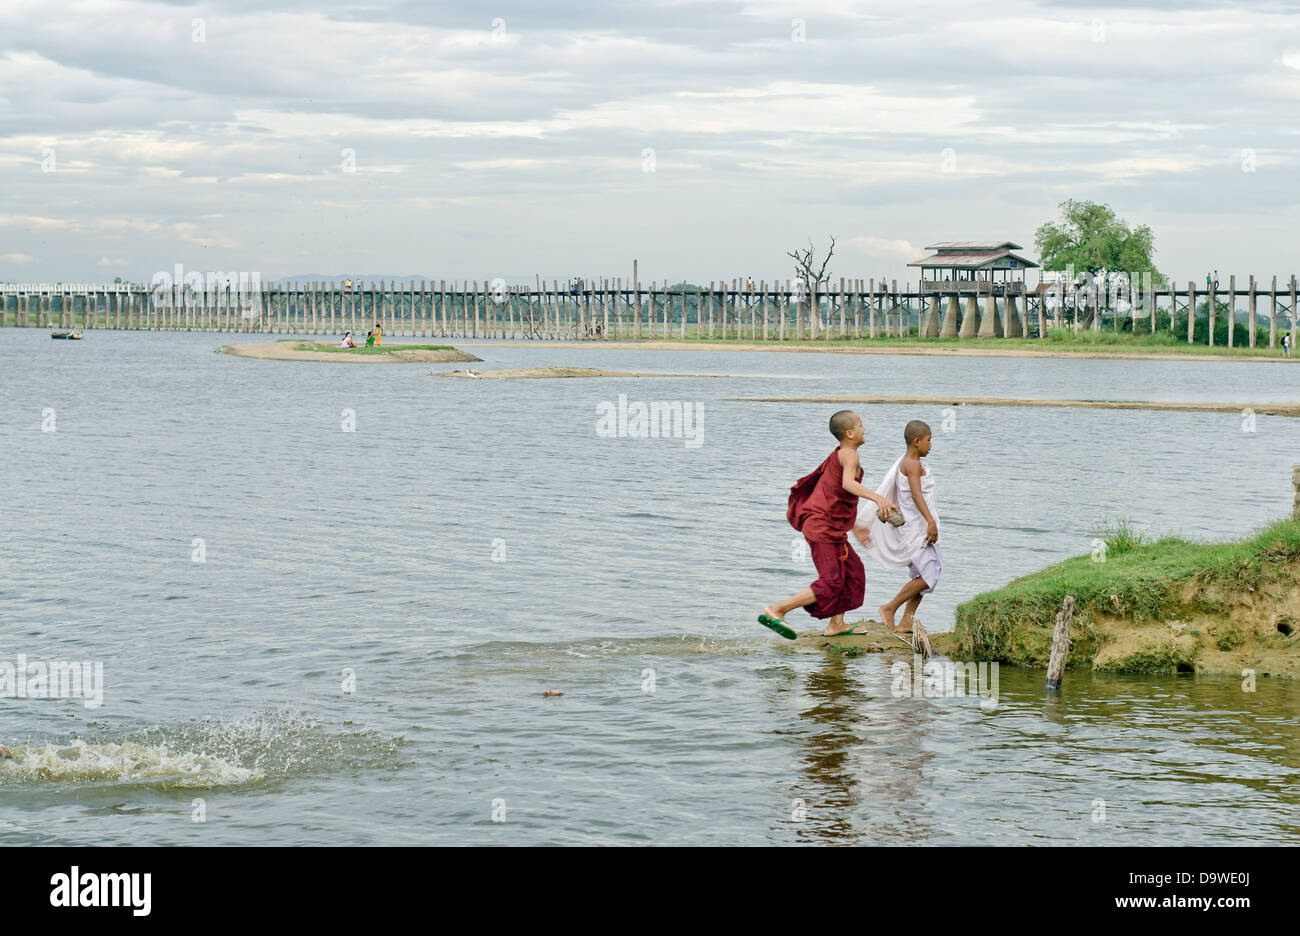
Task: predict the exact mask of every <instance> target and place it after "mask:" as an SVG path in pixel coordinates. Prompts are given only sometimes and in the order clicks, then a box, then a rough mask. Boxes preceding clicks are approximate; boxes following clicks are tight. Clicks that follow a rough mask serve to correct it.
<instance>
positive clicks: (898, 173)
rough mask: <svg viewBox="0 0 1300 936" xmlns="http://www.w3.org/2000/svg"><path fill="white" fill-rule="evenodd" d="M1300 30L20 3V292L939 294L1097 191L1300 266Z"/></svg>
mask: <svg viewBox="0 0 1300 936" xmlns="http://www.w3.org/2000/svg"><path fill="white" fill-rule="evenodd" d="M1298 145H1300V5H1297V4H1295V3H1284V2H1277V3H1243V2H1213V0H1203V2H1175V0H1150V2H1147V3H1145V4H1142V5H1140V6H1131V5H1126V6H1123V7H1107V6H1097V5H1090V4H1086V3H1076V2H1072V0H1058V2H1038V3H1033V2H1024V0H1006V2H999V3H996V4H994V3H973V2H969V0H961V2H959V0H940V2H930V0H919V2H915V0H913V2H907V3H880V2H866V3H854V2H829V0H742V2H728V0H719V2H696V0H676V2H663V3H656V2H654V0H635V2H621V0H600V2H594V0H592V2H586V3H568V2H564V0H528V2H511V0H480V2H472V3H469V2H467V3H424V2H409V3H373V4H354V3H326V2H321V0H314V2H305V0H247V2H244V0H239V2H231V3H221V4H202V5H189V4H182V3H165V2H152V3H150V2H118V0H87V2H80V3H78V2H63V0H4V2H3V3H2V4H0V195H2V197H0V280H19V281H46V282H48V281H53V280H62V281H64V282H69V281H83V282H84V281H101V280H112V279H113V277H114V276H122V277H124V278H129V279H134V280H148V278H149V277H150V276H151V275H152V274H153V273H154V272H155V271H159V270H167V271H171V270H173V269H174V266H175V265H176V264H182V265H183V266H184V267H185V269H186V270H187V271H188V270H205V271H206V270H222V271H256V272H259V273H260V274H261V275H262V276H263V277H266V278H275V277H280V276H287V275H295V274H311V273H317V274H322V273H323V274H346V273H352V272H360V273H387V274H398V275H416V276H429V277H433V278H445V279H464V278H469V279H478V280H483V279H485V278H491V277H495V276H504V277H506V278H508V279H510V280H512V281H529V282H531V281H532V278H533V276H534V274H541V275H542V276H543V277H546V278H548V279H549V278H559V279H564V278H566V277H568V276H570V275H585V276H589V277H599V276H624V277H627V276H630V274H631V269H632V261H633V259H634V258H635V259H637V260H639V261H640V272H641V277H642V279H643V280H647V281H648V280H656V279H657V280H660V281H662V280H664V279H671V280H674V281H676V280H678V279H681V278H686V279H689V280H691V281H705V282H707V281H709V280H712V279H723V278H726V279H730V278H732V277H737V276H745V275H750V276H753V277H754V279H755V280H760V279H767V280H772V279H775V278H778V277H779V278H782V279H784V278H788V277H790V276H791V264H790V262H789V260H788V259H787V258H786V257H785V252H786V251H787V250H789V249H791V248H793V247H796V246H799V245H802V244H805V243H806V241H807V239H808V238H809V237H811V238H813V239H814V240H815V241H816V242H818V243H819V244H824V243H825V240H826V237H827V235H829V234H835V235H837V236H838V237H839V243H840V248H839V250H838V251H837V255H836V257H835V259H834V261H833V262H832V265H831V268H830V269H831V272H832V273H833V274H834V275H835V276H836V277H838V276H850V277H863V278H865V277H869V276H872V277H880V276H881V275H887V276H890V277H897V278H900V279H901V278H902V277H904V276H905V275H906V276H908V278H909V279H911V278H913V276H914V274H911V273H909V272H908V271H907V269H906V267H905V264H906V263H907V261H909V260H913V259H916V257H918V256H919V255H920V254H922V253H923V252H924V251H923V250H922V249H921V248H922V247H923V246H924V245H925V244H927V243H930V242H932V241H936V240H973V239H987V238H997V239H1010V240H1014V241H1017V242H1019V243H1021V244H1023V245H1025V247H1026V248H1027V249H1028V251H1029V252H1030V253H1031V255H1033V251H1032V242H1033V232H1034V229H1035V227H1037V225H1039V224H1040V223H1042V222H1043V221H1045V220H1048V219H1051V218H1053V217H1054V216H1055V215H1056V212H1057V208H1056V206H1057V204H1058V203H1059V202H1061V201H1062V200H1064V199H1066V198H1077V199H1093V200H1100V201H1105V202H1109V203H1110V204H1111V205H1112V206H1113V207H1114V208H1115V209H1116V210H1117V211H1118V212H1119V213H1120V214H1121V215H1122V216H1123V217H1125V218H1127V219H1128V220H1130V221H1132V222H1135V223H1147V224H1150V225H1151V226H1152V228H1153V229H1154V231H1155V233H1156V246H1157V249H1158V254H1157V262H1158V264H1159V266H1160V268H1161V269H1162V270H1163V271H1165V272H1166V273H1170V274H1172V275H1174V276H1176V277H1178V279H1179V280H1180V281H1182V280H1186V279H1188V278H1191V277H1196V278H1203V277H1204V274H1205V272H1206V271H1207V270H1208V269H1210V268H1217V269H1218V270H1219V271H1220V273H1221V278H1223V279H1226V275H1227V274H1228V273H1237V274H1238V275H1239V277H1244V275H1245V274H1249V273H1255V274H1256V275H1257V276H1261V277H1265V278H1267V277H1269V276H1272V275H1273V274H1278V275H1279V277H1283V276H1284V275H1285V276H1289V275H1290V274H1291V273H1293V272H1295V273H1300V256H1297V251H1296V241H1297V238H1298V236H1300V233H1298V232H1300V225H1298V224H1297V221H1300V213H1298V211H1297V207H1298V205H1300V160H1298V159H1297V146H1298Z"/></svg>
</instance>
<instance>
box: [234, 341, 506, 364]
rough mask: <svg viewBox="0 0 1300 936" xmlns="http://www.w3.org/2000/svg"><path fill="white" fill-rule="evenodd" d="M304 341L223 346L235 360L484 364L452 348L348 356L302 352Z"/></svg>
mask: <svg viewBox="0 0 1300 936" xmlns="http://www.w3.org/2000/svg"><path fill="white" fill-rule="evenodd" d="M306 343H308V342H305V341H257V342H253V343H251V344H237V345H224V346H222V348H221V351H222V353H224V354H233V355H235V356H236V357H246V358H258V359H260V360H264V361H333V362H335V363H344V364H448V363H459V362H461V361H481V360H483V359H482V358H481V357H475V356H474V355H472V354H469V353H467V352H465V351H457V350H456V349H455V348H451V349H449V350H446V351H430V350H427V349H423V350H412V349H406V350H403V348H402V346H401V345H392V346H391V350H388V349H387V348H386V349H385V353H383V354H349V353H348V352H347V351H300V350H298V348H297V345H299V344H306Z"/></svg>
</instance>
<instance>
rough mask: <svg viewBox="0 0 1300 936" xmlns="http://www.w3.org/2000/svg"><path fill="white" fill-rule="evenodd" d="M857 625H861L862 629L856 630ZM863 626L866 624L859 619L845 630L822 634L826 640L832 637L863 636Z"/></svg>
mask: <svg viewBox="0 0 1300 936" xmlns="http://www.w3.org/2000/svg"><path fill="white" fill-rule="evenodd" d="M859 627H863V628H864V629H863V630H858V628H859ZM865 627H866V625H864V624H863V623H862V622H861V621H859V622H858V623H857V624H854V625H853V626H851V627H850V628H849V629H848V630H846V631H840V632H839V633H838V634H822V636H823V637H825V638H826V639H828V640H829V639H830V638H832V637H865V636H866V633H867V632H866V630H865Z"/></svg>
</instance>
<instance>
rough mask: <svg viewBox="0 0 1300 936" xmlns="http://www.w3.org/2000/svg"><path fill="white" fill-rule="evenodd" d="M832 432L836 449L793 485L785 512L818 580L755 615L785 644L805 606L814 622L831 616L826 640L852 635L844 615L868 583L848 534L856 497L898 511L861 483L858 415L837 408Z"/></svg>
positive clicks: (857, 604)
mask: <svg viewBox="0 0 1300 936" xmlns="http://www.w3.org/2000/svg"><path fill="white" fill-rule="evenodd" d="M830 429H831V435H833V436H835V438H836V440H837V441H838V442H839V448H837V449H836V450H835V451H833V452H831V454H830V455H829V456H828V457H827V458H826V460H825V461H824V462H822V463H821V465H820V466H819V467H818V468H817V470H816V471H814V472H812V474H809V475H806V476H805V477H803V478H800V479H799V480H798V481H796V482H795V483H794V486H793V487H792V488H790V499H789V506H788V508H787V510H786V519H787V520H789V521H790V525H791V526H793V527H794V528H795V529H796V530H798V531H799V532H800V533H802V534H803V536H804V539H806V540H807V541H808V547H809V550H810V551H811V553H812V560H813V565H815V566H816V567H817V581H815V582H813V583H812V585H811V586H809V587H808V588H805V589H804V590H803V591H801V592H799V593H798V594H796V595H794V596H793V597H791V598H789V599H787V600H786V601H783V602H781V603H780V604H774V605H768V606H767V607H766V608H764V609H763V613H762V614H760V615H759V616H758V621H759V623H760V624H762V625H763V626H764V627H767V628H770V629H771V630H774V631H776V632H777V633H778V634H780V635H781V636H782V637H785V638H787V639H788V640H794V639H795V637H796V634H795V632H794V631H793V630H792V629H791V628H790V627H789V626H788V625H787V624H786V623H785V616H786V615H787V614H789V613H790V612H791V611H793V610H794V609H795V608H803V609H804V610H805V611H807V612H808V613H809V614H810V615H812V616H813V617H815V618H830V620H829V621H827V622H826V630H825V631H824V634H825V636H827V637H835V636H838V635H840V634H852V633H855V632H856V627H857V625H856V624H855V625H853V626H852V627H845V626H844V613H845V612H846V611H852V610H854V609H855V608H859V607H861V606H862V597H863V594H864V593H865V589H866V584H867V582H866V572H865V570H864V569H863V568H862V560H861V559H860V558H858V553H857V550H855V549H854V548H853V547H852V546H850V545H849V539H848V536H847V533H848V531H849V528H850V527H852V526H853V525H854V518H855V517H856V516H857V512H858V498H859V497H865V498H867V499H868V500H871V501H875V503H876V504H877V505H879V507H880V508H881V509H882V510H884V511H885V512H886V513H890V512H892V511H894V510H895V509H896V508H895V507H894V505H893V504H892V503H891V502H890V501H889V500H887V499H886V498H884V497H882V496H880V495H879V494H877V493H876V492H875V491H872V490H869V489H867V488H865V487H863V486H862V484H861V481H862V468H861V467H860V466H859V464H858V449H859V448H860V447H861V446H862V443H863V441H864V440H865V437H866V430H864V429H863V428H862V420H861V419H860V418H859V417H858V414H857V413H855V412H853V411H852V410H841V411H840V412H838V413H836V414H835V415H834V416H832V417H831V422H830Z"/></svg>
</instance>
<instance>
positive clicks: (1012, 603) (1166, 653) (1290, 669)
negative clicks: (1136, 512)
mask: <svg viewBox="0 0 1300 936" xmlns="http://www.w3.org/2000/svg"><path fill="white" fill-rule="evenodd" d="M1104 539H1105V541H1106V543H1107V548H1106V549H1105V550H1104V551H1101V550H1099V551H1098V554H1099V555H1104V560H1103V561H1097V559H1094V558H1093V556H1076V557H1074V558H1072V559H1067V560H1065V561H1064V562H1061V563H1058V564H1057V565H1054V566H1051V567H1050V568H1047V569H1043V570H1042V571H1039V572H1034V573H1032V574H1030V575H1026V576H1023V577H1022V578H1018V579H1016V580H1014V581H1012V582H1011V583H1010V584H1008V585H1007V586H1006V587H1004V588H1000V589H997V590H996V591H991V592H985V593H983V594H981V595H977V596H976V597H975V598H973V599H971V600H970V601H968V602H966V603H964V604H962V605H961V606H959V607H958V608H957V626H956V630H955V632H954V638H955V641H956V654H957V655H958V656H960V657H962V658H967V659H985V660H1000V661H1003V662H1006V663H1012V664H1016V665H1021V666H1034V667H1045V666H1046V665H1047V659H1048V655H1049V652H1050V647H1051V639H1052V628H1053V623H1054V620H1055V616H1056V613H1057V611H1059V610H1060V608H1061V602H1062V601H1063V599H1064V598H1065V596H1066V595H1073V596H1074V597H1075V613H1074V626H1073V629H1072V631H1071V649H1070V659H1069V665H1070V666H1071V667H1091V668H1093V669H1098V670H1116V671H1126V672H1152V673H1156V672H1159V673H1169V672H1209V673H1235V674H1240V671H1241V670H1242V669H1243V668H1245V667H1254V668H1256V669H1258V670H1259V672H1260V674H1261V675H1265V674H1269V675H1288V676H1300V522H1298V521H1296V520H1284V521H1281V522H1279V523H1275V524H1273V525H1272V526H1270V527H1267V528H1266V529H1264V530H1261V531H1260V532H1258V533H1257V534H1255V535H1253V536H1251V537H1249V538H1247V539H1244V540H1240V541H1237V542H1230V543H1193V542H1188V541H1186V540H1182V539H1179V538H1176V537H1164V538H1161V539H1159V540H1156V541H1154V542H1145V541H1144V540H1143V538H1142V537H1141V536H1140V535H1137V534H1135V533H1134V531H1133V530H1132V529H1131V528H1130V527H1127V526H1126V525H1120V526H1119V527H1116V528H1112V529H1111V530H1109V531H1105V532H1104Z"/></svg>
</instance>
